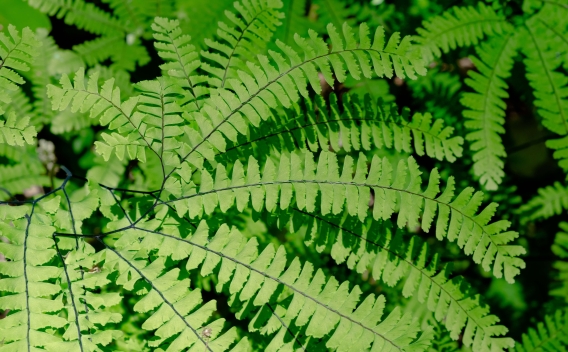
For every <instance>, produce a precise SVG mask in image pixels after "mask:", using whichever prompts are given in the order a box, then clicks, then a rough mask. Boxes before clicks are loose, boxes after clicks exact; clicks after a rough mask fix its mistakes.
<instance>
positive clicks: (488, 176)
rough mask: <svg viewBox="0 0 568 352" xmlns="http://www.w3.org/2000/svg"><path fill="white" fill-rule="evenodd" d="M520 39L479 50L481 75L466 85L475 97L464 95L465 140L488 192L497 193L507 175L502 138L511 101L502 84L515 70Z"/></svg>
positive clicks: (508, 39) (471, 73)
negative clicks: (504, 100) (472, 90)
mask: <svg viewBox="0 0 568 352" xmlns="http://www.w3.org/2000/svg"><path fill="white" fill-rule="evenodd" d="M516 47H517V38H516V37H515V36H514V35H513V34H509V35H507V36H504V37H495V38H493V39H491V40H489V41H487V42H484V43H483V44H482V45H480V46H479V47H478V48H476V49H477V53H478V55H479V57H480V59H477V58H475V57H474V58H472V61H473V63H474V64H475V66H476V67H477V68H478V69H479V71H480V73H477V72H475V71H473V70H471V71H469V76H470V78H469V79H466V84H467V85H468V86H470V87H471V88H473V89H474V90H475V91H476V93H464V94H463V95H462V99H461V103H462V104H463V105H464V106H466V107H467V108H469V109H470V110H465V111H464V113H463V114H464V117H465V118H467V119H468V120H467V121H466V122H465V127H466V128H468V129H469V130H470V131H471V132H470V133H468V134H467V136H466V139H467V140H469V141H470V142H471V145H470V148H471V150H472V151H473V152H474V154H473V161H474V166H473V172H474V173H475V176H477V177H479V182H480V183H481V184H482V185H483V186H484V187H485V188H487V189H488V190H496V189H497V187H498V185H499V184H500V183H501V182H502V179H503V177H504V176H505V173H504V171H503V168H504V162H503V160H502V159H501V158H504V157H505V156H506V153H505V147H503V142H502V141H501V136H500V134H503V133H505V129H504V127H503V125H504V124H505V119H504V116H505V111H504V109H505V107H506V104H505V103H504V102H503V99H504V98H507V97H508V94H507V92H506V91H505V89H506V88H507V84H506V83H505V82H504V81H503V80H504V79H505V78H507V77H508V76H509V75H510V71H511V69H512V68H513V56H515V54H516Z"/></svg>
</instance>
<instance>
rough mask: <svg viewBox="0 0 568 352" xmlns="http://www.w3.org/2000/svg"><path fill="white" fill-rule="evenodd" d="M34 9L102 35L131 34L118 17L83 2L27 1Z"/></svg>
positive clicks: (75, 0) (62, 0)
mask: <svg viewBox="0 0 568 352" xmlns="http://www.w3.org/2000/svg"><path fill="white" fill-rule="evenodd" d="M26 2H27V3H28V4H29V5H30V6H31V7H33V8H36V9H38V10H39V11H41V12H43V13H46V14H48V15H49V16H56V17H57V18H62V19H64V21H65V23H66V24H68V25H75V26H77V28H79V29H84V30H86V31H88V32H91V33H94V34H100V35H116V34H124V33H129V32H130V30H129V29H130V28H129V27H128V26H126V25H125V24H124V23H122V22H121V21H119V20H118V19H117V18H116V17H114V16H112V15H110V14H109V13H107V12H105V11H103V10H101V9H100V8H98V7H97V6H95V5H94V4H92V3H86V2H84V1H83V0H26Z"/></svg>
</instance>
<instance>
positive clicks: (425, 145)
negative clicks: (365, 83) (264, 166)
mask: <svg viewBox="0 0 568 352" xmlns="http://www.w3.org/2000/svg"><path fill="white" fill-rule="evenodd" d="M302 103H303V104H299V105H297V106H296V105H295V106H294V107H293V108H291V109H288V110H287V111H286V113H278V112H274V113H273V114H272V117H273V118H270V119H268V120H266V121H264V122H263V123H262V125H260V126H259V127H258V128H254V127H251V128H250V129H249V135H248V136H247V138H246V141H243V142H242V143H241V142H237V143H235V144H234V145H232V146H230V147H228V148H227V152H228V153H230V152H231V151H234V152H235V153H238V154H239V155H243V156H244V155H245V154H246V153H247V152H248V151H249V148H251V147H254V149H255V150H256V151H257V153H256V155H257V156H261V155H263V154H268V153H270V151H273V152H276V153H279V152H281V151H283V150H287V151H289V152H292V151H294V150H296V149H298V148H299V149H306V148H307V149H309V150H311V151H313V152H317V151H318V150H320V149H321V150H327V149H328V148H329V147H330V146H331V148H332V149H333V150H336V151H338V150H341V149H343V150H345V151H346V152H350V151H352V150H355V151H361V150H372V149H373V148H374V147H376V148H379V149H382V148H388V149H391V148H394V149H395V150H396V151H398V152H404V153H416V154H418V155H421V156H422V155H428V156H429V157H431V158H436V159H438V160H444V159H447V160H449V161H455V160H456V157H460V156H461V152H462V147H461V145H462V143H463V139H462V138H461V137H457V136H454V137H451V135H452V132H453V128H452V127H450V126H444V122H443V121H442V120H435V121H432V117H431V115H430V114H429V113H426V114H424V115H422V114H418V113H417V114H414V115H413V116H412V117H411V118H410V117H409V116H408V111H406V110H403V112H402V114H399V113H398V111H397V108H396V106H395V105H390V104H380V103H377V102H372V101H371V99H370V98H369V96H366V97H365V98H364V99H363V101H361V100H359V98H358V97H357V96H351V95H343V96H342V104H339V102H338V99H337V97H336V95H335V94H331V95H330V98H329V102H328V103H329V108H328V106H327V103H326V101H324V99H323V98H322V97H320V96H316V97H315V100H314V102H312V101H311V100H307V99H305V100H303V101H302ZM247 146H248V147H249V148H245V147H247ZM225 158H229V159H231V158H232V156H226V157H225ZM231 160H234V159H231Z"/></svg>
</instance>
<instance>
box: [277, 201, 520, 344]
mask: <svg viewBox="0 0 568 352" xmlns="http://www.w3.org/2000/svg"><path fill="white" fill-rule="evenodd" d="M292 210H293V211H292V214H291V218H292V219H291V220H290V227H291V230H293V231H298V230H299V229H303V227H306V229H305V231H306V232H305V233H306V235H305V238H304V241H305V243H306V244H307V245H313V246H315V248H316V250H317V251H318V252H322V251H324V250H325V249H327V250H329V251H330V253H331V256H332V257H333V258H334V260H335V261H336V262H337V263H338V264H341V263H344V262H345V263H346V264H347V266H348V267H349V269H351V270H356V271H357V272H359V273H364V272H365V271H367V270H368V271H370V272H371V275H372V277H373V278H374V279H375V280H382V281H383V282H385V283H386V284H387V285H389V286H395V285H396V284H397V283H398V282H400V281H405V282H404V286H403V288H402V294H403V295H404V296H405V297H410V296H414V295H415V296H417V297H418V300H419V301H420V302H421V303H424V304H426V305H427V308H428V309H429V310H430V311H432V312H433V313H434V317H435V319H436V320H437V321H439V322H441V323H443V324H444V325H445V326H446V328H447V329H448V331H449V332H450V336H451V338H452V339H454V340H457V339H458V338H460V337H461V338H462V341H463V343H464V344H465V345H466V346H468V347H469V346H471V347H472V348H473V351H503V350H504V349H505V348H507V347H512V346H513V345H514V343H513V340H512V339H511V338H503V337H499V336H500V335H504V334H505V333H507V328H506V327H504V326H502V325H496V323H497V322H499V318H497V317H496V316H494V315H490V314H489V309H488V307H487V306H486V305H485V304H483V303H482V302H483V300H482V299H481V296H480V295H479V294H476V293H474V292H473V289H472V288H471V286H470V285H469V283H467V281H465V279H464V278H463V277H461V276H454V275H452V265H451V263H441V260H440V257H439V256H438V254H433V255H432V253H431V250H430V248H429V246H428V245H427V244H426V243H425V242H424V241H423V240H422V239H420V237H418V236H408V235H405V234H404V233H403V232H402V231H401V230H397V231H394V230H393V229H392V225H391V224H390V222H382V221H367V222H365V223H361V222H359V221H357V219H356V218H353V217H351V216H343V214H340V215H339V216H337V217H335V218H330V217H329V216H328V217H327V218H323V217H321V216H318V215H314V214H310V213H307V212H305V211H301V210H299V209H294V208H293V209H292ZM289 216H290V215H287V214H279V218H280V219H285V218H287V217H289ZM464 329H465V333H464ZM462 334H463V335H462Z"/></svg>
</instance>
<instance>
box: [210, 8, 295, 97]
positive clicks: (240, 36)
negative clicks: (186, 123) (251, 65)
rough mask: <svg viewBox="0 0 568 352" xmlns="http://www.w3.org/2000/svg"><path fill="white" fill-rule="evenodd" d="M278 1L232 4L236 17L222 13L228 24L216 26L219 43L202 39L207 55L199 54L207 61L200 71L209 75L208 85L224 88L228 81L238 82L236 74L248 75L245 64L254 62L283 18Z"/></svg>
mask: <svg viewBox="0 0 568 352" xmlns="http://www.w3.org/2000/svg"><path fill="white" fill-rule="evenodd" d="M281 7H282V2H281V1H280V0H262V1H259V2H258V3H257V4H255V3H254V2H248V1H245V2H243V3H242V4H241V3H238V2H237V3H235V9H236V10H237V13H236V14H234V13H232V12H229V11H225V16H227V19H228V20H229V22H230V24H229V25H227V24H226V23H225V22H219V24H218V26H219V28H218V29H217V36H218V40H210V39H205V45H206V46H207V47H209V50H210V51H202V52H201V56H203V58H204V59H207V61H208V62H206V63H204V65H203V70H204V71H205V72H207V73H209V75H210V76H209V80H208V81H209V84H210V85H211V86H213V87H219V88H224V87H226V86H227V87H228V86H229V85H230V79H238V71H239V70H244V71H247V65H246V62H247V61H256V55H258V54H261V53H264V52H265V51H266V45H267V43H269V42H270V40H271V37H272V33H273V32H274V30H275V29H276V27H278V26H279V25H280V24H281V22H280V21H279V20H280V19H282V18H283V17H284V15H283V14H282V13H281V12H279V11H278V9H280V8H281Z"/></svg>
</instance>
